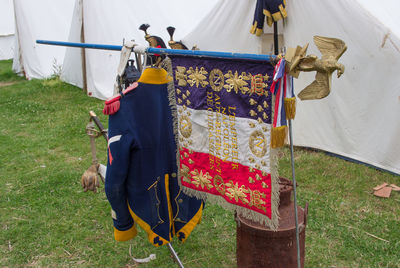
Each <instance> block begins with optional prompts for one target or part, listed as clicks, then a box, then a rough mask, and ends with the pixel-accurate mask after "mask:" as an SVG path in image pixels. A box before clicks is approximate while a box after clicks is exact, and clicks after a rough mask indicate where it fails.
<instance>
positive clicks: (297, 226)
mask: <svg viewBox="0 0 400 268" xmlns="http://www.w3.org/2000/svg"><path fill="white" fill-rule="evenodd" d="M288 121H289V137H290V161H291V164H292V178H293V194H294V217H295V223H296V246H297V267H298V268H300V266H301V262H300V239H299V222H298V219H297V197H296V176H295V173H294V157H293V155H294V152H293V137H292V120H291V119H289V120H288Z"/></svg>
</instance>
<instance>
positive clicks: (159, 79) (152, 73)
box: [138, 68, 172, 85]
mask: <svg viewBox="0 0 400 268" xmlns="http://www.w3.org/2000/svg"><path fill="white" fill-rule="evenodd" d="M171 81H172V77H171V76H169V75H168V73H167V71H166V70H164V69H162V68H147V69H145V70H144V71H143V73H142V75H141V76H140V78H139V80H138V82H139V83H144V84H154V85H161V84H166V83H168V82H171Z"/></svg>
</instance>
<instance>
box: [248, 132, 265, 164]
mask: <svg viewBox="0 0 400 268" xmlns="http://www.w3.org/2000/svg"><path fill="white" fill-rule="evenodd" d="M249 147H250V151H251V152H252V153H253V154H254V155H255V156H257V157H263V156H264V155H265V153H266V152H267V140H266V138H265V136H264V134H263V133H262V132H261V131H259V130H256V131H254V132H253V133H251V135H250V138H249Z"/></svg>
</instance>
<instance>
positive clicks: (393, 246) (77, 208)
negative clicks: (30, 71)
mask: <svg viewBox="0 0 400 268" xmlns="http://www.w3.org/2000/svg"><path fill="white" fill-rule="evenodd" d="M11 64H12V63H11V61H0V118H1V120H0V156H1V157H0V267H16V266H17V267H21V266H25V267H26V266H34V267H43V266H47V267H48V266H50V267H58V266H68V267H134V266H137V264H136V263H135V262H134V261H133V260H132V259H131V258H130V256H129V247H131V248H132V256H134V257H135V258H144V257H147V256H148V255H149V254H151V253H155V254H156V255H157V259H156V260H154V261H152V262H151V263H150V264H144V265H140V266H141V267H177V265H176V264H175V263H174V261H173V259H172V258H171V255H170V253H169V251H168V249H167V247H162V248H155V247H153V246H152V245H150V244H149V243H148V242H147V240H146V237H145V234H144V232H143V231H141V232H140V233H139V235H138V237H136V238H135V239H134V240H132V241H129V242H122V243H121V242H119V243H118V242H115V241H114V240H113V237H112V219H111V216H110V206H109V204H108V202H107V199H106V197H105V194H104V191H103V189H104V187H103V186H102V187H101V189H100V191H99V192H98V193H97V194H94V193H92V192H89V193H84V192H83V191H82V189H81V185H80V177H81V175H82V173H83V172H84V171H85V170H86V169H87V168H88V167H89V166H90V164H91V153H90V143H89V138H88V137H87V135H86V134H85V126H86V124H87V123H88V120H89V115H88V112H89V110H93V111H95V112H96V113H97V114H98V115H99V117H100V119H101V121H102V122H103V123H104V124H105V125H107V118H106V117H105V116H103V115H102V113H101V110H102V107H103V102H102V101H100V100H97V99H94V98H89V97H87V96H86V95H85V93H84V92H82V90H81V89H79V88H77V87H74V86H71V85H68V84H65V83H63V82H61V81H60V80H58V79H56V78H54V79H49V80H32V81H26V80H24V79H22V78H20V77H17V76H16V75H14V74H13V73H12V71H11ZM96 143H97V148H98V158H99V159H100V162H102V163H105V162H106V153H105V151H106V143H105V141H104V139H103V138H99V139H97V141H96ZM295 162H296V177H297V180H298V187H297V189H298V200H299V204H300V205H301V206H302V207H304V205H305V203H306V202H309V215H308V226H307V231H306V267H400V193H398V192H392V196H391V197H390V198H389V199H380V198H377V197H374V196H373V195H372V194H371V193H372V188H373V187H374V186H376V185H378V184H381V183H383V182H388V183H395V184H397V185H400V177H398V176H394V175H391V174H389V173H386V172H381V171H377V170H375V169H373V168H370V167H366V166H363V165H359V164H355V163H350V162H346V161H344V160H341V159H338V158H335V157H332V156H328V155H326V154H324V153H322V152H314V151H310V150H304V149H298V148H297V149H296V150H295ZM290 170H291V169H290V154H289V151H288V150H287V148H285V149H283V150H282V153H281V155H280V175H281V176H284V177H289V178H290ZM371 234H372V235H374V236H375V237H374V236H371ZM378 238H380V239H378ZM382 239H383V240H382ZM384 240H386V241H384ZM173 245H174V248H175V250H176V251H177V252H178V254H179V256H180V258H181V260H182V262H183V264H184V265H185V266H186V267H235V266H236V223H235V221H234V217H233V214H232V213H231V212H229V211H225V210H223V209H221V208H220V207H218V206H214V205H207V206H206V209H205V212H204V217H203V220H202V223H201V224H200V225H199V226H198V227H197V228H196V229H195V230H194V232H193V233H192V235H191V236H190V237H189V239H188V240H187V242H186V243H185V244H183V245H181V244H179V243H178V242H175V243H173Z"/></svg>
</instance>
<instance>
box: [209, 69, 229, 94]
mask: <svg viewBox="0 0 400 268" xmlns="http://www.w3.org/2000/svg"><path fill="white" fill-rule="evenodd" d="M209 80H210V85H211V88H212V89H213V90H214V91H220V90H221V89H222V87H223V86H224V83H225V78H224V73H223V72H222V71H221V70H220V69H212V70H211V72H210V77H209Z"/></svg>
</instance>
